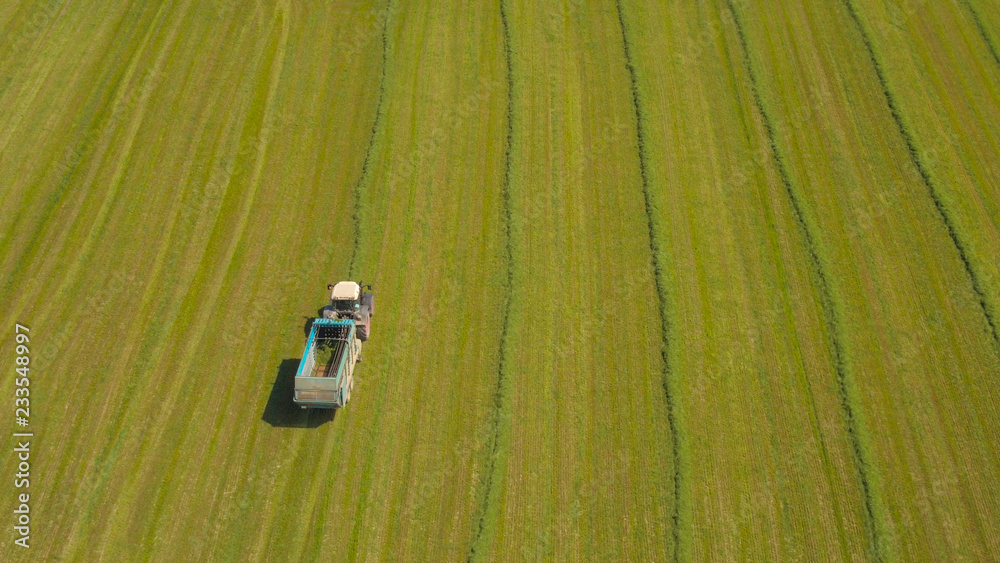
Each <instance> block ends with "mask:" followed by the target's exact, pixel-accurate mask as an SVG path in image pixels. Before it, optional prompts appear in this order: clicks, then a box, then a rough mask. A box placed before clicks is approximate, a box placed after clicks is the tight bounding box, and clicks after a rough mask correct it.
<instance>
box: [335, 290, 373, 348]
mask: <svg viewBox="0 0 1000 563" xmlns="http://www.w3.org/2000/svg"><path fill="white" fill-rule="evenodd" d="M363 287H367V288H368V289H369V290H371V288H372V286H371V285H368V286H362V284H360V283H357V282H352V281H342V282H340V283H338V284H336V285H334V284H329V285H327V289H329V290H330V305H329V306H328V307H326V308H325V309H324V310H323V317H324V318H327V319H350V320H353V321H355V323H357V325H358V338H359V339H360V340H361V341H362V342H364V341H366V340H368V334H369V330H370V329H371V318H372V316H374V315H375V300H374V297H373V296H372V293H371V291H364V289H363Z"/></svg>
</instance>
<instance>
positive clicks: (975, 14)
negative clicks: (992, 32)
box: [962, 0, 1000, 67]
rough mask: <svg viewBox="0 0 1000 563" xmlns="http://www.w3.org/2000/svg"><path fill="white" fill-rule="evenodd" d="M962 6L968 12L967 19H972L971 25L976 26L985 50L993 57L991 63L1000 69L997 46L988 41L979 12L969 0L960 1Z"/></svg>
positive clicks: (990, 40)
mask: <svg viewBox="0 0 1000 563" xmlns="http://www.w3.org/2000/svg"><path fill="white" fill-rule="evenodd" d="M962 6H964V7H965V9H966V11H968V12H969V17H971V18H972V23H974V24H975V25H976V29H977V30H978V31H979V35H981V36H982V38H983V42H984V43H986V48H987V49H989V51H990V56H991V57H993V62H994V63H996V65H997V66H998V67H1000V54H998V53H997V46H996V45H994V44H993V40H992V39H990V36H989V34H988V33H986V26H985V25H983V19H982V17H981V16H980V15H979V11H978V10H976V8H975V7H974V6H973V5H972V2H969V0H962Z"/></svg>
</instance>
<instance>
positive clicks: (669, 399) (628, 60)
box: [615, 0, 684, 561]
mask: <svg viewBox="0 0 1000 563" xmlns="http://www.w3.org/2000/svg"><path fill="white" fill-rule="evenodd" d="M615 8H616V10H617V12H618V26H619V27H620V28H621V32H622V45H623V47H624V50H625V67H626V68H627V69H628V74H629V80H630V82H631V86H632V107H633V108H634V109H635V122H636V137H637V139H638V144H639V174H640V175H641V177H642V198H643V201H644V203H645V207H646V230H647V233H648V235H649V253H650V256H651V258H652V264H653V279H654V282H655V284H656V298H657V301H658V303H659V311H660V339H661V344H660V357H661V359H662V361H663V396H664V398H665V399H666V406H667V422H668V424H669V426H670V441H671V444H670V445H671V451H672V452H673V465H674V467H673V470H674V475H673V485H674V505H673V508H672V512H671V515H670V518H671V530H670V535H671V538H672V539H673V543H674V545H673V550H674V554H673V560H674V561H678V560H680V554H681V549H680V546H681V532H680V529H681V508H680V506H681V498H682V497H681V490H682V489H683V485H684V474H683V472H682V471H681V453H680V441H679V437H680V433H679V430H678V428H677V416H676V407H675V405H676V403H675V401H676V396H675V394H674V389H673V384H672V381H671V380H672V379H673V371H672V369H671V367H670V319H669V318H667V295H666V293H667V292H666V289H665V284H666V281H665V280H664V279H663V278H664V274H663V266H662V265H661V264H660V243H659V236H658V233H657V225H656V221H655V220H654V219H653V214H654V212H653V202H652V198H651V195H650V185H649V166H648V164H647V163H648V157H647V155H646V135H645V130H644V129H643V123H644V118H643V111H642V103H641V101H640V99H639V80H638V78H637V76H636V69H635V63H634V62H633V59H632V46H631V43H630V42H629V38H628V32H627V30H626V25H625V15H624V12H623V11H622V3H621V0H615Z"/></svg>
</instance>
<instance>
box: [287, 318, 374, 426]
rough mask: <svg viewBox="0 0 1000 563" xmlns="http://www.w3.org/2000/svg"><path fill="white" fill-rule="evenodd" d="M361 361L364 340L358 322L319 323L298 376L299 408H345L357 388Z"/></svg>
mask: <svg viewBox="0 0 1000 563" xmlns="http://www.w3.org/2000/svg"><path fill="white" fill-rule="evenodd" d="M317 360H318V361H317ZM359 361H361V340H360V339H359V338H358V327H357V325H356V324H355V321H354V320H352V319H324V318H319V319H315V320H314V321H313V324H312V328H311V329H309V339H308V340H307V341H306V349H305V352H304V353H303V354H302V361H301V362H300V363H299V370H298V372H296V374H295V396H294V401H295V404H297V405H299V406H300V407H302V408H304V409H308V408H314V409H337V408H341V407H343V406H345V405H346V404H347V401H349V400H350V399H351V389H352V388H353V387H354V364H356V363H357V362H359ZM324 362H325V363H324Z"/></svg>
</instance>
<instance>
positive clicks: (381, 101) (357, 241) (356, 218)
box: [347, 0, 392, 278]
mask: <svg viewBox="0 0 1000 563" xmlns="http://www.w3.org/2000/svg"><path fill="white" fill-rule="evenodd" d="M385 10H386V15H385V17H384V18H383V22H382V72H381V73H380V76H379V80H378V100H377V101H376V102H375V119H374V120H373V121H372V132H371V135H369V137H368V148H366V149H365V159H364V161H363V163H362V164H361V175H360V176H358V181H357V183H355V184H354V193H353V195H352V198H353V200H354V203H353V206H352V209H351V223H352V224H353V225H354V235H353V236H354V243H353V244H352V246H351V260H350V261H349V262H348V266H347V271H348V274H349V276H348V277H349V278H353V277H354V265H355V264H356V263H357V258H358V250H359V249H360V248H361V196H362V191H363V189H364V186H365V185H366V184H367V183H368V179H369V178H370V177H371V159H372V151H374V150H375V139H376V137H378V128H379V125H380V124H381V123H382V115H383V114H384V113H385V73H386V67H388V66H389V64H388V58H389V55H388V53H387V51H388V49H389V47H388V44H389V19H390V16H391V14H392V0H388V1H387V2H386V8H385Z"/></svg>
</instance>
